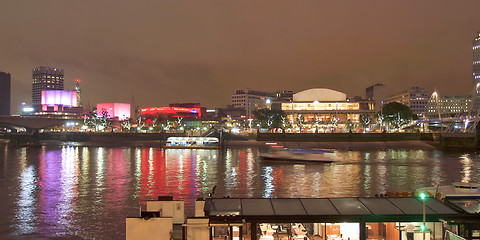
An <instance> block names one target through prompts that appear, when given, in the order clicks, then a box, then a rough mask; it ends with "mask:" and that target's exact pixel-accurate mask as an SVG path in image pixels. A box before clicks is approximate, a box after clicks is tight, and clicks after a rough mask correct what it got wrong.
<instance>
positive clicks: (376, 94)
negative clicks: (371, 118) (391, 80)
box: [365, 83, 387, 112]
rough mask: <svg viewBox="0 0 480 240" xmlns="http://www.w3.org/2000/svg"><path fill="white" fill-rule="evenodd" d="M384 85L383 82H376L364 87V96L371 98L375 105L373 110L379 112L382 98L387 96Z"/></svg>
mask: <svg viewBox="0 0 480 240" xmlns="http://www.w3.org/2000/svg"><path fill="white" fill-rule="evenodd" d="M386 89H387V88H386V87H385V85H383V84H380V83H377V84H375V85H372V86H370V87H367V88H366V89H365V98H366V99H367V100H372V101H373V102H374V105H375V111H376V112H379V111H380V109H381V108H382V104H383V101H384V99H385V98H386V97H387V91H386Z"/></svg>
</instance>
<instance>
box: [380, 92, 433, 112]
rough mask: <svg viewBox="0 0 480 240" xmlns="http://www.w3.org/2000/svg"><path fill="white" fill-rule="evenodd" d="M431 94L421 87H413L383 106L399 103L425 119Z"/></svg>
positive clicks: (390, 99) (385, 101) (390, 98)
mask: <svg viewBox="0 0 480 240" xmlns="http://www.w3.org/2000/svg"><path fill="white" fill-rule="evenodd" d="M428 99H429V94H428V92H427V90H425V89H424V88H419V87H412V88H410V89H407V90H405V91H403V92H401V93H399V94H396V95H393V96H390V97H388V98H386V99H385V100H384V101H383V104H387V103H391V102H398V103H401V104H403V105H406V106H408V107H410V109H412V112H413V113H414V114H416V115H417V116H418V117H420V118H424V117H425V112H426V111H427V103H428Z"/></svg>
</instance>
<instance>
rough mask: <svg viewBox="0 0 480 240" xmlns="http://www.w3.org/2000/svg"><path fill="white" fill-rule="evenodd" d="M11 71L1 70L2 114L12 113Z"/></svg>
mask: <svg viewBox="0 0 480 240" xmlns="http://www.w3.org/2000/svg"><path fill="white" fill-rule="evenodd" d="M10 90H11V78H10V73H5V72H0V115H7V116H9V115H10Z"/></svg>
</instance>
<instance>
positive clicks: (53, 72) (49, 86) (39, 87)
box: [32, 67, 64, 106]
mask: <svg viewBox="0 0 480 240" xmlns="http://www.w3.org/2000/svg"><path fill="white" fill-rule="evenodd" d="M32 77H33V82H32V104H33V105H37V106H38V105H40V104H41V100H42V91H45V90H63V80H64V76H63V69H60V68H51V67H37V68H35V69H33V74H32Z"/></svg>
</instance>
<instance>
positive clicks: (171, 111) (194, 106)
mask: <svg viewBox="0 0 480 240" xmlns="http://www.w3.org/2000/svg"><path fill="white" fill-rule="evenodd" d="M140 111H141V113H142V115H143V116H147V117H156V118H159V119H168V118H175V117H182V118H201V117H202V108H201V107H200V103H174V104H170V106H168V107H150V108H142V109H141V110H140Z"/></svg>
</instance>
